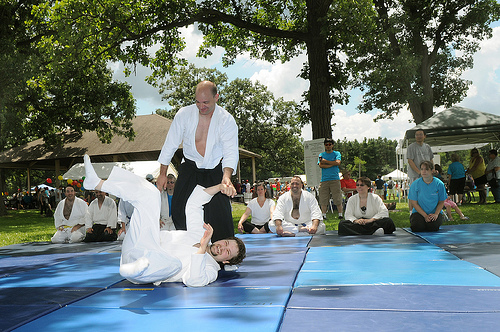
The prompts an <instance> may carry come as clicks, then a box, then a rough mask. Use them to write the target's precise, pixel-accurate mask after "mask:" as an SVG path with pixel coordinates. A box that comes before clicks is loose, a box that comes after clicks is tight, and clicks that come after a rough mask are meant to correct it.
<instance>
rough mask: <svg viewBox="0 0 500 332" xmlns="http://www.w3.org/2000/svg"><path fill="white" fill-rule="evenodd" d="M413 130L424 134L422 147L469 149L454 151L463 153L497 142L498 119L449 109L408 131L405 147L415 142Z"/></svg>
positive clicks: (458, 107)
mask: <svg viewBox="0 0 500 332" xmlns="http://www.w3.org/2000/svg"><path fill="white" fill-rule="evenodd" d="M417 130H424V131H425V134H426V136H427V137H426V139H425V143H427V144H429V145H430V146H431V147H437V146H446V145H455V146H460V145H466V144H467V145H469V146H468V147H465V148H462V149H458V148H457V147H455V149H456V150H466V149H470V147H471V146H472V147H474V146H475V147H478V145H479V144H482V143H483V144H484V143H493V142H499V141H500V116H498V115H495V114H491V113H485V112H480V111H476V110H472V109H469V108H464V107H460V106H453V107H451V108H448V109H446V110H444V111H442V112H439V113H436V114H434V115H433V116H432V117H430V118H429V119H427V120H425V121H423V122H422V123H420V124H419V125H416V126H415V127H413V128H411V129H408V130H407V131H406V134H405V142H404V143H405V146H408V145H409V144H410V143H412V142H414V141H415V132H416V131H417ZM456 150H455V151H456ZM433 151H434V149H433Z"/></svg>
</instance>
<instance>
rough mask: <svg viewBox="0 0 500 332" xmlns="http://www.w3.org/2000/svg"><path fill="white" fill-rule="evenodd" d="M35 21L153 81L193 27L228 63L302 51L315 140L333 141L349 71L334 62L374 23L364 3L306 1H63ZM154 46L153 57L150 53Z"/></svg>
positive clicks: (283, 57)
mask: <svg viewBox="0 0 500 332" xmlns="http://www.w3.org/2000/svg"><path fill="white" fill-rule="evenodd" d="M37 13H38V17H39V18H40V20H39V23H40V24H44V25H45V24H47V25H48V26H49V27H50V29H51V30H55V31H58V32H59V34H58V37H57V40H53V41H57V44H58V45H61V46H63V47H64V48H65V49H66V48H68V50H69V52H70V53H78V54H79V55H80V56H89V57H93V58H95V59H96V58H99V59H103V58H104V59H106V60H117V61H123V62H124V63H126V64H130V65H134V64H136V63H141V64H143V65H145V66H150V67H152V68H153V69H154V72H153V76H154V77H163V76H165V75H166V74H170V73H171V72H172V70H173V69H174V68H175V67H176V66H177V65H179V64H185V60H184V59H181V58H179V57H178V55H179V52H180V51H182V50H183V48H184V41H183V40H182V39H181V38H180V33H179V30H178V29H179V27H183V26H188V25H191V24H194V23H198V24H199V28H200V30H201V31H202V32H203V34H204V35H205V42H204V45H203V47H202V48H201V50H200V52H199V54H200V55H201V56H205V55H208V54H210V48H211V47H214V46H222V47H224V48H225V49H226V54H225V57H224V59H223V60H224V63H225V64H226V65H229V64H231V63H232V61H233V60H234V59H235V57H236V56H237V55H238V54H240V53H242V52H247V51H248V52H250V54H251V56H253V57H255V58H259V59H265V60H268V61H272V62H274V61H288V60H289V59H291V58H292V57H294V56H296V55H297V54H299V53H302V52H307V55H308V62H307V64H304V67H303V69H302V73H301V76H302V77H303V78H306V79H308V80H309V82H310V88H309V91H308V92H307V93H305V98H306V100H307V102H308V103H309V106H310V108H309V110H307V111H306V110H305V109H304V110H303V112H302V116H303V117H304V118H305V119H307V120H310V121H311V122H312V129H313V137H314V138H321V137H331V136H332V129H331V116H332V101H334V102H337V103H344V102H345V101H346V100H347V98H348V96H347V94H346V93H345V88H346V87H347V81H348V77H349V73H348V72H347V71H346V68H345V66H344V64H343V63H342V61H341V59H340V51H341V50H342V49H343V48H344V47H346V45H356V44H358V43H363V42H364V39H365V38H366V37H364V36H365V33H367V32H369V31H370V29H369V27H370V26H371V25H372V21H371V19H370V18H371V16H372V15H373V9H372V3H371V1H369V0H358V1H349V0H338V1H333V0H306V1H285V0H281V1H269V0H257V1H255V0H252V1H243V0H237V1H227V0H210V1H208V0H202V1H195V0H176V1H152V0H150V1H118V0H102V1H83V0H68V1H64V2H60V3H57V5H54V6H52V5H51V4H50V3H48V4H47V5H46V6H40V7H38V8H37ZM153 45H156V46H159V49H158V50H157V51H156V52H155V54H154V55H151V54H149V53H148V48H149V47H151V46H153Z"/></svg>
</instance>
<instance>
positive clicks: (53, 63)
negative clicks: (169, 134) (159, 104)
mask: <svg viewBox="0 0 500 332" xmlns="http://www.w3.org/2000/svg"><path fill="white" fill-rule="evenodd" d="M51 4H52V1H49V2H45V1H43V0H25V1H17V0H3V1H2V2H1V3H0V62H1V63H2V66H0V77H1V79H0V150H5V149H9V148H12V147H15V146H19V145H22V144H24V143H27V142H29V141H32V140H34V139H38V138H43V139H44V141H45V143H46V145H47V146H49V147H55V146H56V145H58V144H60V143H62V142H63V141H64V140H65V138H66V137H67V136H66V134H70V135H72V136H73V137H76V136H75V135H74V134H75V133H76V134H77V135H78V134H81V133H83V132H84V131H85V130H90V131H96V132H97V135H99V137H100V138H101V140H102V141H103V142H109V141H110V140H111V137H112V136H113V134H121V135H124V136H126V137H129V138H133V136H134V132H133V129H132V128H131V124H132V122H131V120H132V118H133V116H134V115H135V102H134V100H133V98H132V95H131V93H130V86H128V85H127V84H124V83H120V82H114V81H113V80H112V73H111V71H110V70H109V68H107V60H106V59H93V58H89V57H83V56H81V54H80V53H79V52H78V51H75V50H73V52H71V51H69V49H67V48H65V47H64V46H62V45H61V44H59V43H58V42H57V38H56V30H54V29H52V28H53V27H52V26H50V25H49V24H46V23H47V22H38V24H34V22H36V20H37V17H36V16H34V11H33V9H34V8H38V7H40V6H41V7H43V6H44V5H51ZM108 119H109V120H108ZM4 175H5V174H4ZM5 180H9V179H6V178H5V176H2V177H0V188H5ZM3 208H4V205H3V200H2V202H0V214H2V213H5V210H4V209H3Z"/></svg>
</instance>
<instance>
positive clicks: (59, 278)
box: [0, 253, 124, 288]
mask: <svg viewBox="0 0 500 332" xmlns="http://www.w3.org/2000/svg"><path fill="white" fill-rule="evenodd" d="M119 265H120V254H119V253H116V254H105V253H102V254H93V255H82V256H77V257H74V258H71V259H68V260H65V261H63V262H60V263H57V264H54V265H51V266H49V267H43V268H39V269H35V270H30V271H27V272H22V273H17V274H14V275H12V276H8V277H4V278H0V288H5V287H8V288H16V287H75V286H78V287H100V288H106V287H109V286H111V285H113V284H114V283H117V282H119V281H121V280H123V279H124V278H123V277H122V276H120V274H119V271H118V270H119Z"/></svg>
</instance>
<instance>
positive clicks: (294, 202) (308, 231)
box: [269, 176, 326, 236]
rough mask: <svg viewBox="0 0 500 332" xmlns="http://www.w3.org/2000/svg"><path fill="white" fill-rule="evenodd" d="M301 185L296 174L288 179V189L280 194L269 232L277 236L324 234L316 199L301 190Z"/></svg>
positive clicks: (324, 228)
mask: <svg viewBox="0 0 500 332" xmlns="http://www.w3.org/2000/svg"><path fill="white" fill-rule="evenodd" d="M303 186H304V183H303V182H302V179H301V178H300V177H298V176H294V177H293V178H292V179H291V180H290V191H288V192H286V193H285V194H283V195H281V196H280V198H279V199H278V203H276V209H275V210H274V213H273V220H271V221H270V222H269V229H270V230H271V232H273V233H276V234H278V235H279V236H298V235H314V234H325V230H326V226H325V224H324V223H323V215H322V213H321V209H320V208H319V205H318V201H316V198H315V197H314V196H313V195H312V194H311V193H309V192H307V191H305V190H302V189H303Z"/></svg>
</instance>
